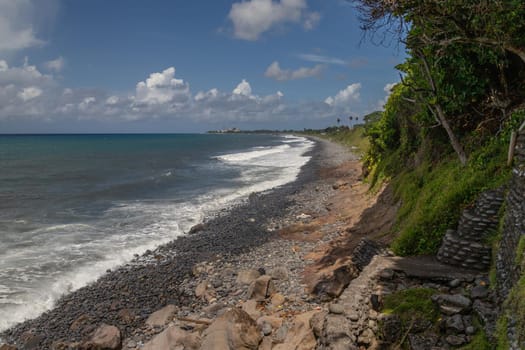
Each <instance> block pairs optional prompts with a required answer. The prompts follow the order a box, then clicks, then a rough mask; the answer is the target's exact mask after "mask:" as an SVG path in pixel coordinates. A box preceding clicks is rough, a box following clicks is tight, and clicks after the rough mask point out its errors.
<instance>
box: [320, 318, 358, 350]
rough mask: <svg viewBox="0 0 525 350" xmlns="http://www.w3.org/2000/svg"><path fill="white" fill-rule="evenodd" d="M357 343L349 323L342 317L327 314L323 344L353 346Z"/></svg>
mask: <svg viewBox="0 0 525 350" xmlns="http://www.w3.org/2000/svg"><path fill="white" fill-rule="evenodd" d="M356 341H357V339H356V337H355V335H354V334H353V332H352V328H351V326H350V322H349V321H348V319H347V318H346V317H345V316H343V315H335V314H328V315H327V316H326V318H325V323H324V332H323V337H322V342H323V343H324V344H335V343H340V346H339V347H341V346H346V345H345V344H355V343H356Z"/></svg>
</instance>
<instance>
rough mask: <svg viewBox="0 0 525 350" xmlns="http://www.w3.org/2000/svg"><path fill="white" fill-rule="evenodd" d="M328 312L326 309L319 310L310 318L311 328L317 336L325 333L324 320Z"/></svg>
mask: <svg viewBox="0 0 525 350" xmlns="http://www.w3.org/2000/svg"><path fill="white" fill-rule="evenodd" d="M326 315H328V313H327V312H326V311H322V312H318V313H316V314H315V315H313V316H312V318H311V319H310V328H312V331H313V332H314V334H315V336H316V337H317V338H319V337H321V336H322V334H323V328H324V320H325V318H326Z"/></svg>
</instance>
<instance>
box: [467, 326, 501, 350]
mask: <svg viewBox="0 0 525 350" xmlns="http://www.w3.org/2000/svg"><path fill="white" fill-rule="evenodd" d="M493 348H494V347H493V346H492V345H491V344H490V343H489V340H488V339H487V335H486V334H485V332H483V331H479V332H478V333H476V334H475V335H474V337H473V338H472V340H471V341H470V343H468V344H467V345H465V346H462V347H461V348H459V350H491V349H493Z"/></svg>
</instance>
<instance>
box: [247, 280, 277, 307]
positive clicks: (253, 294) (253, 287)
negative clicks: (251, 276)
mask: <svg viewBox="0 0 525 350" xmlns="http://www.w3.org/2000/svg"><path fill="white" fill-rule="evenodd" d="M275 291H276V290H275V286H274V284H273V282H272V277H271V276H268V275H263V276H261V277H259V278H257V279H256V280H255V281H253V282H252V284H250V288H249V289H248V299H254V300H256V301H265V300H266V298H268V297H270V296H271V295H272V294H273V293H275Z"/></svg>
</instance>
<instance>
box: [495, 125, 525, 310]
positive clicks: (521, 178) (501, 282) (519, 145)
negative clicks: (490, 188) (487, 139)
mask: <svg viewBox="0 0 525 350" xmlns="http://www.w3.org/2000/svg"><path fill="white" fill-rule="evenodd" d="M514 156H515V157H514V166H513V169H512V179H511V181H510V184H509V191H508V193H507V198H506V210H505V219H504V220H505V221H504V226H503V232H502V237H501V242H500V246H499V249H498V254H497V260H496V276H497V281H498V295H499V296H500V298H501V300H504V299H506V298H507V296H508V294H509V291H510V289H512V287H513V286H514V284H515V283H516V282H517V281H518V279H519V277H520V275H521V273H522V271H521V268H520V266H519V265H518V264H517V263H516V262H517V260H519V259H516V248H517V247H518V243H519V241H520V238H521V237H523V236H524V235H525V130H524V131H522V132H520V134H519V135H518V139H517V142H516V148H515V151H514Z"/></svg>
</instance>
